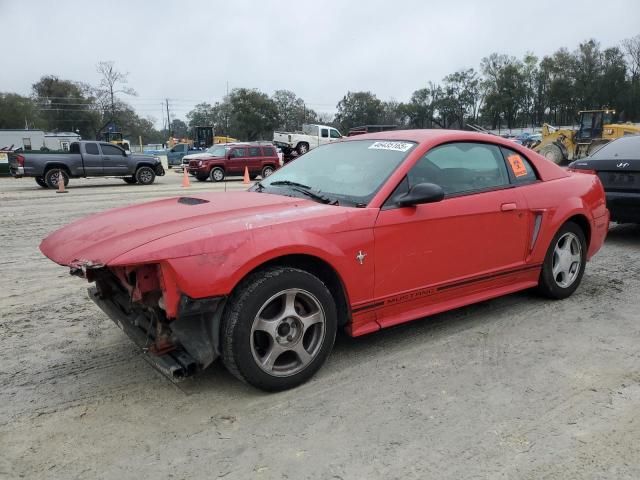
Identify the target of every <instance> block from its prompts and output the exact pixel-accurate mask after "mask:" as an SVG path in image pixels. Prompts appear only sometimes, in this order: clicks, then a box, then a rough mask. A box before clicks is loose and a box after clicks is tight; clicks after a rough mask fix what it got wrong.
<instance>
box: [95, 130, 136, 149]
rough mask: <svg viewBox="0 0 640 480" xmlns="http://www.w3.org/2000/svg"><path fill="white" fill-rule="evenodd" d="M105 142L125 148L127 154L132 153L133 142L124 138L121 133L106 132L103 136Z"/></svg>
mask: <svg viewBox="0 0 640 480" xmlns="http://www.w3.org/2000/svg"><path fill="white" fill-rule="evenodd" d="M102 136H103V139H104V141H105V142H109V143H113V144H114V145H118V146H119V147H121V148H123V149H124V150H126V151H127V152H130V151H131V142H129V140H127V139H126V138H123V137H122V133H121V132H104V134H103V135H102Z"/></svg>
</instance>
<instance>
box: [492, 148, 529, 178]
mask: <svg viewBox="0 0 640 480" xmlns="http://www.w3.org/2000/svg"><path fill="white" fill-rule="evenodd" d="M500 150H501V151H502V155H503V156H504V161H505V162H506V163H507V170H508V171H509V178H510V179H511V183H513V184H515V185H526V184H528V183H534V182H537V181H538V176H537V174H536V171H535V170H534V168H533V167H532V166H531V162H529V160H527V159H526V158H525V157H524V156H522V155H521V154H519V153H518V152H516V151H515V150H511V149H510V148H505V147H501V148H500Z"/></svg>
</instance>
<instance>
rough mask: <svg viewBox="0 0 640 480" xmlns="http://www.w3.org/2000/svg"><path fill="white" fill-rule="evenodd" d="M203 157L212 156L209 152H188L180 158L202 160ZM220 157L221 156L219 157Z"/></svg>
mask: <svg viewBox="0 0 640 480" xmlns="http://www.w3.org/2000/svg"><path fill="white" fill-rule="evenodd" d="M204 158H214V157H213V156H212V155H211V154H210V153H207V152H202V153H190V154H189V155H185V156H184V157H182V160H183V161H184V160H202V159H204ZM221 158H222V157H221Z"/></svg>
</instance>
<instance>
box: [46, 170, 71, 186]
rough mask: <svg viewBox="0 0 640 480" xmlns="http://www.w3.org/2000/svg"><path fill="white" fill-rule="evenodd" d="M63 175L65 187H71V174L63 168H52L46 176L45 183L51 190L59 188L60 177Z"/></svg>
mask: <svg viewBox="0 0 640 480" xmlns="http://www.w3.org/2000/svg"><path fill="white" fill-rule="evenodd" d="M59 175H62V178H63V180H64V186H65V187H66V186H67V185H69V174H68V173H67V172H66V171H65V170H63V169H62V168H52V169H50V170H47V173H45V174H44V181H45V183H46V184H47V187H49V188H58V176H59Z"/></svg>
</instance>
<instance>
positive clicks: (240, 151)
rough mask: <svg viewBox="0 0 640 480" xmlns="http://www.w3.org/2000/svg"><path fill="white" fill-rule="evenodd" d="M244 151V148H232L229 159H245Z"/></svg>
mask: <svg viewBox="0 0 640 480" xmlns="http://www.w3.org/2000/svg"><path fill="white" fill-rule="evenodd" d="M244 152H245V149H244V148H234V149H233V150H231V157H232V158H240V157H245V156H246V155H245V153H244Z"/></svg>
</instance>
